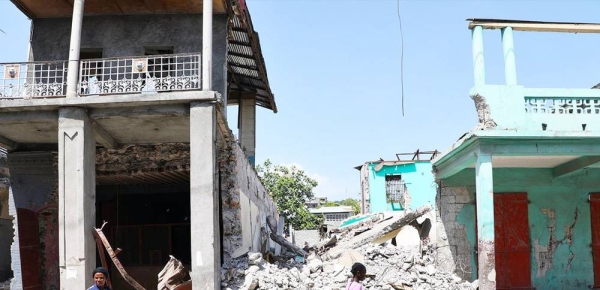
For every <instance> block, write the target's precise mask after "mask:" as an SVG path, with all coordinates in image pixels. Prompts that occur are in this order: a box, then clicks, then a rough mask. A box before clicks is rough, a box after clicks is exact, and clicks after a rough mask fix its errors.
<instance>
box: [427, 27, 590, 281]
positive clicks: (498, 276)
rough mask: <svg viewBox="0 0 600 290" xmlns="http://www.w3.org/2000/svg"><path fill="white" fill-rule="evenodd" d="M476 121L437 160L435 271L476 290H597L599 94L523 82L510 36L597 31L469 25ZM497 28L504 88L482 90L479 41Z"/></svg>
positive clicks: (483, 78) (482, 66) (481, 51)
mask: <svg viewBox="0 0 600 290" xmlns="http://www.w3.org/2000/svg"><path fill="white" fill-rule="evenodd" d="M469 28H470V29H471V31H472V40H473V65H474V77H475V85H474V87H473V88H472V89H471V92H470V96H471V98H473V100H474V102H475V107H476V109H477V113H478V117H479V122H478V124H477V126H476V127H475V128H474V129H473V130H471V131H470V132H469V133H467V134H465V135H464V136H463V137H461V138H460V139H459V140H458V141H457V142H456V143H454V144H453V145H452V146H451V147H450V148H449V149H448V150H446V151H445V152H443V153H441V154H440V155H438V156H437V157H435V158H434V160H432V163H433V169H434V172H435V178H436V180H437V182H438V186H439V191H438V196H437V202H438V212H439V214H438V216H437V219H438V223H437V225H438V229H437V232H438V235H437V237H438V238H437V243H438V245H437V248H438V266H439V267H441V268H442V269H444V270H453V271H455V272H456V273H457V274H459V275H460V276H462V277H463V278H468V279H471V280H475V279H478V280H479V285H480V289H588V287H600V193H599V192H600V122H599V121H600V90H596V89H566V88H526V87H523V86H520V85H519V84H518V82H517V73H516V61H515V48H514V44H513V31H547V32H579V33H585V32H587V33H589V32H600V25H599V24H573V23H556V22H552V23H549V22H530V21H508V20H494V19H470V24H469ZM485 29H501V32H500V34H501V40H502V47H503V54H504V70H505V81H506V83H505V84H504V85H489V84H486V82H485V65H484V57H483V32H484V30H485Z"/></svg>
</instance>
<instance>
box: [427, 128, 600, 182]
mask: <svg viewBox="0 0 600 290" xmlns="http://www.w3.org/2000/svg"><path fill="white" fill-rule="evenodd" d="M584 133H585V132H584ZM481 154H489V155H491V156H492V167H493V168H552V169H553V170H554V176H555V177H562V176H567V175H571V174H573V173H575V172H577V171H579V170H581V169H584V168H587V167H596V166H598V164H599V163H600V135H599V134H598V132H590V133H589V134H582V132H552V131H548V132H537V133H536V134H530V135H525V134H522V133H520V132H515V131H508V130H504V131H495V130H490V131H473V132H471V133H469V134H466V135H465V136H464V137H463V138H461V139H460V140H458V141H457V142H456V143H455V144H454V145H453V146H452V147H451V148H450V150H448V151H447V153H444V154H441V155H439V156H438V157H437V158H436V159H434V160H433V161H432V162H433V168H434V172H435V174H436V179H438V180H444V179H446V178H449V177H451V176H453V175H455V174H457V173H458V172H460V171H462V170H464V169H466V168H473V167H475V164H476V162H477V157H478V156H480V155H481Z"/></svg>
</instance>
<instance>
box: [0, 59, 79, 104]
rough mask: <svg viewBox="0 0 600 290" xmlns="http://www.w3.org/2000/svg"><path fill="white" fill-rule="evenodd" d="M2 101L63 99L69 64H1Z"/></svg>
mask: <svg viewBox="0 0 600 290" xmlns="http://www.w3.org/2000/svg"><path fill="white" fill-rule="evenodd" d="M0 73H1V75H0V99H31V98H50V97H63V96H65V94H66V87H67V62H66V61H56V62H20V63H0Z"/></svg>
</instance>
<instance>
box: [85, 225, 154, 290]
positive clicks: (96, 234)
mask: <svg viewBox="0 0 600 290" xmlns="http://www.w3.org/2000/svg"><path fill="white" fill-rule="evenodd" d="M105 224H106V223H105ZM102 227H104V225H102ZM102 227H101V228H99V229H97V228H94V237H98V238H99V239H100V240H101V241H102V244H104V247H105V248H106V251H107V252H108V256H109V257H110V259H111V260H112V261H113V264H115V267H117V270H119V273H121V276H123V279H125V281H127V283H129V285H131V286H132V287H133V288H135V289H136V290H146V288H144V287H142V285H140V283H138V282H137V281H135V280H134V279H133V278H132V277H131V276H129V274H127V271H125V269H124V268H123V265H121V262H120V261H119V259H118V258H117V255H116V254H115V252H114V251H113V249H112V247H111V246H110V243H109V242H108V240H107V239H106V237H105V236H104V233H103V232H102Z"/></svg>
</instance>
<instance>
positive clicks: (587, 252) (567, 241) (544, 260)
mask: <svg viewBox="0 0 600 290" xmlns="http://www.w3.org/2000/svg"><path fill="white" fill-rule="evenodd" d="M493 174H494V192H496V193H501V192H526V193H527V197H528V199H529V201H530V203H529V205H528V218H529V235H530V244H531V281H532V286H533V287H536V288H537V289H583V288H587V286H588V285H592V284H593V282H594V275H593V271H592V270H591V269H593V261H592V251H591V247H590V244H591V243H592V236H591V216H590V204H589V203H588V201H587V199H588V194H589V193H591V192H600V169H594V168H591V169H589V170H585V171H582V172H580V173H578V174H575V175H573V176H567V177H561V178H554V177H553V175H552V169H551V168H548V169H541V168H497V169H494V172H493ZM443 184H444V186H446V187H463V188H467V189H468V190H469V191H470V194H471V196H472V195H473V192H474V186H475V171H474V169H465V170H463V171H461V172H459V173H458V174H456V175H454V176H453V177H451V178H448V179H446V180H444V182H443ZM455 196H458V195H455ZM446 203H448V202H446ZM440 207H441V209H440V211H441V213H442V214H443V213H444V205H440ZM465 208H467V205H464V206H463V210H462V211H464V210H465ZM473 210H474V209H473ZM462 211H461V212H462ZM459 216H460V214H459V215H457V218H456V224H460V221H461V220H463V221H468V222H470V223H471V224H472V225H473V226H472V227H467V228H466V233H465V232H464V230H463V229H462V228H458V229H453V228H446V229H444V230H445V232H446V233H447V235H448V236H451V235H459V236H461V235H462V236H464V239H466V240H471V238H470V236H469V235H472V236H473V237H474V234H475V220H474V217H475V216H474V211H473V214H468V215H464V217H463V218H460V217H459ZM469 218H472V220H469ZM442 220H444V218H442ZM457 240H460V239H457ZM471 255H474V252H473V251H472V252H471ZM473 266H474V264H473Z"/></svg>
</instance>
